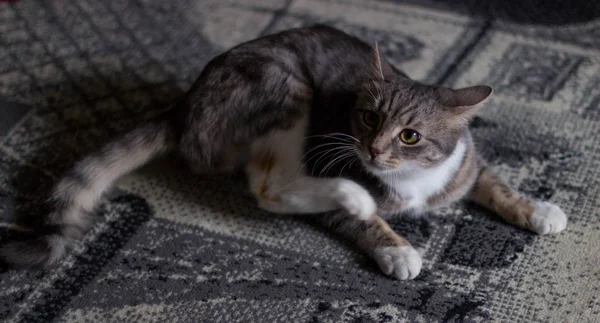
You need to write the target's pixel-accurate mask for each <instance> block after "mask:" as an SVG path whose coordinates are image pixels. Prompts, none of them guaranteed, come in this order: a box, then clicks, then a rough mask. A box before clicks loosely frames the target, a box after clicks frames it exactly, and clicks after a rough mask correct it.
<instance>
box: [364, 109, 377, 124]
mask: <svg viewBox="0 0 600 323" xmlns="http://www.w3.org/2000/svg"><path fill="white" fill-rule="evenodd" d="M363 122H364V123H365V124H366V125H367V126H369V127H371V128H375V127H377V125H378V124H379V115H377V113H375V112H373V111H364V112H363Z"/></svg>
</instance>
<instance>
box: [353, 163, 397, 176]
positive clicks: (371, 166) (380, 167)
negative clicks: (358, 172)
mask: <svg viewBox="0 0 600 323" xmlns="http://www.w3.org/2000/svg"><path fill="white" fill-rule="evenodd" d="M361 162H362V164H363V166H364V167H365V169H366V170H367V171H368V172H369V173H371V174H373V175H377V176H381V175H386V174H392V173H395V172H398V168H395V167H390V166H387V165H385V164H382V163H379V162H377V161H373V160H364V159H361Z"/></svg>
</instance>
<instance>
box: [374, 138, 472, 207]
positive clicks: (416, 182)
mask: <svg viewBox="0 0 600 323" xmlns="http://www.w3.org/2000/svg"><path fill="white" fill-rule="evenodd" d="M467 146H468V141H467V140H464V138H463V139H461V140H459V141H458V142H457V143H456V146H455V148H454V151H453V152H452V154H451V155H450V156H449V157H448V158H447V159H446V160H444V161H443V162H442V163H441V164H439V165H437V166H435V167H431V168H421V167H418V166H410V165H407V167H406V168H405V169H403V170H401V171H398V172H392V173H385V174H381V175H378V177H379V178H380V180H381V181H382V182H383V183H385V184H386V186H387V187H388V189H389V190H390V191H391V192H390V193H393V194H396V195H397V196H398V197H400V198H401V199H402V200H403V201H404V203H405V206H404V207H403V208H404V209H406V210H414V211H424V210H426V209H428V205H427V200H428V199H429V198H430V197H431V196H434V195H435V194H438V193H440V192H442V191H443V190H444V188H445V187H446V185H448V183H450V182H451V181H452V179H453V178H454V176H455V175H456V172H457V171H458V170H459V168H460V166H461V164H462V162H463V160H464V156H465V153H466V151H467Z"/></svg>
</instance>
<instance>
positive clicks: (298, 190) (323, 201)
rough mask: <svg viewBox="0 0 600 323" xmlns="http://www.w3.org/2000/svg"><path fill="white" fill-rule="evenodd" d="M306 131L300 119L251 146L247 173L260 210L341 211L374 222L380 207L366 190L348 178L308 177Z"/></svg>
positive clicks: (280, 211)
mask: <svg viewBox="0 0 600 323" xmlns="http://www.w3.org/2000/svg"><path fill="white" fill-rule="evenodd" d="M306 127H307V120H306V118H300V119H299V120H297V121H296V123H295V124H294V126H292V127H290V128H288V129H285V130H277V131H274V132H271V133H269V134H267V135H265V136H263V137H261V138H258V139H257V140H255V141H254V142H253V143H252V144H251V145H250V155H249V157H250V159H249V162H248V164H247V166H246V173H247V176H248V180H249V184H250V190H251V191H252V193H253V194H254V196H255V197H256V198H257V200H258V202H259V206H260V207H261V208H263V209H265V210H267V211H270V212H274V213H285V214H307V213H321V212H327V211H332V210H336V209H340V208H341V209H344V210H345V211H346V212H348V213H349V214H351V215H353V216H355V217H356V218H358V219H361V220H366V219H369V218H371V217H372V216H373V214H374V213H375V210H376V204H375V201H374V200H373V198H372V197H371V195H370V194H369V193H368V192H367V191H366V190H365V189H364V188H363V187H362V186H360V185H358V184H357V183H355V182H354V181H351V180H348V179H344V178H315V177H310V176H307V175H306V174H305V170H304V167H303V164H302V155H303V151H304V149H303V148H304V141H305V133H306Z"/></svg>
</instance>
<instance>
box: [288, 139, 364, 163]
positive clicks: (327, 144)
mask: <svg viewBox="0 0 600 323" xmlns="http://www.w3.org/2000/svg"><path fill="white" fill-rule="evenodd" d="M332 145H337V146H340V147H352V146H353V145H350V144H339V143H336V142H329V143H324V144H320V145H318V146H316V147H313V148H312V149H311V150H309V151H307V152H306V153H305V154H304V155H302V157H300V160H302V159H304V157H306V155H308V154H310V153H311V152H312V151H314V150H316V149H319V148H321V147H325V146H332Z"/></svg>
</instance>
